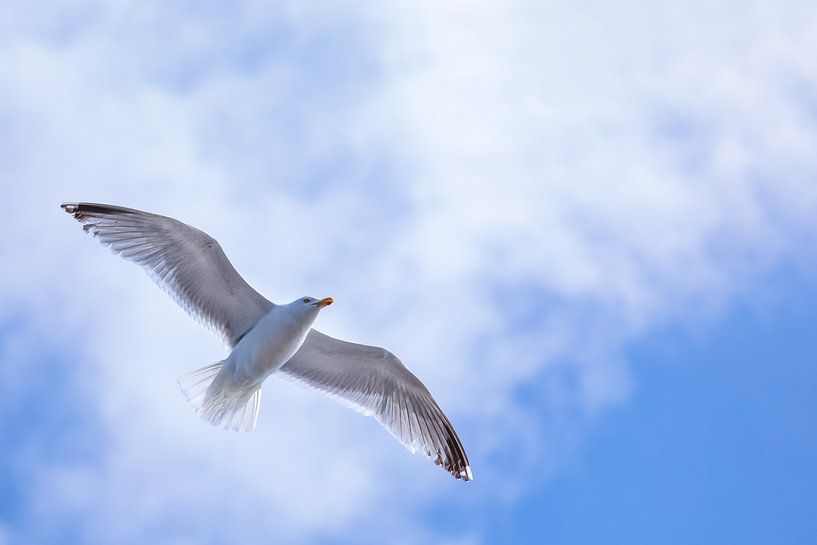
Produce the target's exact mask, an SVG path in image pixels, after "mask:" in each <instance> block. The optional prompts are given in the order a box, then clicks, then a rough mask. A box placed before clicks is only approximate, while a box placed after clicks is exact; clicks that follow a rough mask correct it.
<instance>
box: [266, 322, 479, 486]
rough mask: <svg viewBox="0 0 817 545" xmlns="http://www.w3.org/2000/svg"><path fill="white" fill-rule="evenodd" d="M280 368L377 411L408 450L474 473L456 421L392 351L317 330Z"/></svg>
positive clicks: (467, 475) (454, 470)
mask: <svg viewBox="0 0 817 545" xmlns="http://www.w3.org/2000/svg"><path fill="white" fill-rule="evenodd" d="M280 372H282V373H284V374H285V375H286V376H288V377H290V378H292V379H295V380H296V381H298V382H301V383H303V384H306V385H308V386H311V387H313V388H317V389H319V390H322V391H323V392H326V393H328V394H330V395H332V396H335V397H338V398H340V399H341V400H343V401H345V402H347V403H349V404H351V405H352V407H353V408H355V409H357V410H358V411H360V412H362V413H364V414H366V415H368V416H374V417H375V418H376V419H377V421H378V422H380V423H381V424H382V425H383V426H385V427H386V429H388V430H389V431H390V432H391V433H392V435H394V436H395V437H396V438H397V439H398V440H399V441H400V442H401V443H402V444H403V445H404V446H405V447H406V448H407V449H408V450H410V451H411V452H412V453H414V452H417V451H418V450H419V451H420V452H422V453H423V454H425V455H426V456H427V457H429V458H432V459H434V462H435V463H436V464H438V465H441V466H442V467H444V468H445V469H446V470H447V471H448V472H449V473H451V474H452V475H453V476H454V477H456V478H457V479H464V480H466V481H470V480H471V479H472V478H473V477H472V474H471V466H470V465H469V464H468V456H466V454H465V450H464V449H463V448H462V443H460V439H459V437H457V434H456V432H455V431H454V428H453V427H452V426H451V422H449V421H448V418H446V416H445V415H444V414H443V412H442V410H441V409H440V407H439V405H437V402H436V401H434V398H433V397H431V393H429V391H428V389H426V387H425V386H424V385H423V383H422V382H420V380H419V379H418V378H417V377H415V376H414V375H413V374H412V373H411V371H409V370H408V369H406V367H405V366H404V365H403V363H402V362H401V361H400V360H399V359H398V358H397V357H396V356H395V355H394V354H392V353H391V352H389V351H388V350H385V349H383V348H377V347H374V346H365V345H362V344H354V343H350V342H346V341H341V340H338V339H334V338H332V337H330V336H328V335H324V334H323V333H321V332H320V331H316V330H314V329H312V330H310V332H309V334H308V335H307V337H306V340H305V341H304V343H303V345H302V346H301V348H300V349H299V350H298V352H297V353H296V354H295V355H294V356H292V358H291V359H290V360H289V361H288V362H287V363H286V364H284V366H283V367H281V369H280Z"/></svg>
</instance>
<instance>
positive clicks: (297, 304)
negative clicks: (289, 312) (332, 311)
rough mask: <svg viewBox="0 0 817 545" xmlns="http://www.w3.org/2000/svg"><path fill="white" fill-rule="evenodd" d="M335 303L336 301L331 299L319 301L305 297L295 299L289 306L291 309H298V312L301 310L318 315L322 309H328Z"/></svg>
mask: <svg viewBox="0 0 817 545" xmlns="http://www.w3.org/2000/svg"><path fill="white" fill-rule="evenodd" d="M334 302H335V301H334V299H332V298H331V297H324V298H323V299H318V298H317V297H309V296H304V297H299V298H298V299H295V300H294V301H293V302H291V303H290V304H289V305H290V306H291V307H294V308H296V309H297V310H300V311H302V312H304V313H307V314H308V313H312V312H315V313H317V312H318V311H319V310H321V309H322V308H324V307H328V306H329V305H331V304H332V303H334Z"/></svg>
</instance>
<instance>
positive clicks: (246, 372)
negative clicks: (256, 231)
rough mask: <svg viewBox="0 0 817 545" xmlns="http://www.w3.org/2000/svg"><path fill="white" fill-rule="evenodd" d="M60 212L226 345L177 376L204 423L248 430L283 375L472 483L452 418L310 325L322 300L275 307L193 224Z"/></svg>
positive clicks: (366, 351)
mask: <svg viewBox="0 0 817 545" xmlns="http://www.w3.org/2000/svg"><path fill="white" fill-rule="evenodd" d="M60 206H61V207H62V209H63V210H65V211H66V212H68V213H69V214H71V215H73V216H74V218H75V219H76V220H77V221H79V222H80V223H81V224H82V227H83V229H84V230H85V231H86V232H88V233H91V234H92V235H94V236H95V237H96V238H97V239H99V241H100V242H101V243H102V244H103V245H105V246H107V247H108V248H110V249H111V250H113V251H114V252H115V253H117V254H119V255H121V256H122V257H124V258H125V259H127V260H129V261H132V262H134V263H136V264H137V265H140V266H141V267H142V268H143V269H145V271H147V273H148V274H149V275H150V276H151V278H153V281H154V282H156V284H158V285H159V286H160V287H161V288H162V289H164V290H165V291H166V292H167V293H168V294H170V296H171V297H173V299H174V300H175V301H176V303H178V304H179V306H181V307H182V308H183V309H184V310H185V311H187V313H188V314H190V315H192V316H193V317H194V318H196V319H197V320H198V321H199V322H200V323H203V324H204V325H206V326H208V327H210V329H212V330H214V331H215V332H216V333H218V334H220V336H221V337H222V339H223V340H224V342H225V343H226V344H227V345H228V346H229V347H230V349H231V351H230V355H229V356H227V359H225V360H222V361H219V362H216V363H213V364H211V365H208V366H206V367H202V368H201V369H197V370H195V371H193V372H191V373H187V374H185V375H182V376H181V377H180V378H179V386H180V387H181V389H182V392H183V393H184V395H185V397H186V398H187V400H188V402H189V403H190V404H191V405H192V406H193V408H194V409H195V410H196V414H198V415H199V416H200V417H201V418H203V419H204V420H206V421H207V422H209V423H211V424H213V425H216V426H222V427H224V428H227V429H233V430H239V431H248V432H249V431H252V430H254V429H255V424H256V421H257V419H258V409H259V407H260V404H261V386H262V384H263V382H264V380H266V378H267V377H268V376H270V375H277V376H283V377H285V378H289V379H292V380H295V381H297V382H300V383H302V384H305V385H307V386H310V387H312V388H316V389H318V390H321V391H323V392H325V393H327V394H329V395H331V396H333V397H335V398H337V399H338V400H340V401H342V402H344V403H346V404H347V405H351V406H352V407H353V408H354V409H356V410H358V411H360V412H362V413H363V414H365V415H368V416H374V417H375V418H376V419H377V421H378V422H380V423H381V424H382V425H383V426H385V428H386V429H387V430H389V431H390V432H391V433H392V435H394V437H396V438H397V440H398V441H400V442H401V443H402V444H403V445H404V446H405V447H406V448H407V449H408V450H409V451H411V452H412V453H414V452H417V451H420V452H422V453H423V454H425V455H426V456H427V457H429V458H432V459H433V460H434V462H435V463H436V464H437V465H440V466H442V467H443V468H445V470H446V471H448V472H449V473H451V474H452V475H453V476H454V477H456V478H457V479H463V480H466V481H470V480H471V479H473V476H472V474H471V466H470V465H469V463H468V456H466V454H465V450H464V449H463V448H462V443H460V439H459V437H457V434H456V432H455V431H454V428H453V426H451V422H449V421H448V418H446V416H445V414H443V412H442V410H441V409H440V407H439V405H437V402H436V401H434V398H433V397H432V396H431V393H430V392H429V391H428V389H427V388H426V387H425V386H424V385H423V383H422V382H420V380H419V379H418V378H417V377H415V376H414V375H413V374H412V373H411V371H409V370H408V369H407V368H406V366H405V365H403V362H401V361H400V360H399V359H398V358H397V356H395V355H394V354H392V353H391V352H389V351H388V350H385V349H383V348H378V347H374V346H366V345H362V344H354V343H350V342H346V341H342V340H339V339H335V338H332V337H330V336H329V335H325V334H323V333H321V332H320V331H318V330H316V329H312V327H311V326H312V323H313V322H314V321H315V319H316V318H317V317H318V313H319V312H320V310H321V309H323V308H326V307H327V306H329V305H331V304H332V303H333V300H332V298H331V297H325V298H323V299H317V298H315V297H299V298H298V299H295V300H294V301H293V302H291V303H289V304H287V305H276V304H274V303H272V302H271V301H268V300H267V299H266V298H264V296H262V295H261V294H260V293H258V292H257V291H255V290H254V289H253V288H252V287H251V286H250V285H249V284H247V282H246V281H244V279H243V278H241V276H240V275H239V274H238V272H236V270H235V268H233V266H232V264H231V263H230V261H229V260H228V259H227V256H226V255H225V254H224V251H223V250H222V249H221V246H220V245H219V243H218V242H217V241H216V240H215V239H214V238H212V237H211V236H209V235H208V234H207V233H205V232H203V231H200V230H199V229H196V228H195V227H192V226H190V225H187V224H185V223H182V222H181V221H178V220H175V219H173V218H169V217H166V216H160V215H158V214H150V213H148V212H142V211H140V210H133V209H131V208H123V207H121V206H110V205H107V204H95V203H64V204H62V205H60Z"/></svg>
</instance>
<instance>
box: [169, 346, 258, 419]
mask: <svg viewBox="0 0 817 545" xmlns="http://www.w3.org/2000/svg"><path fill="white" fill-rule="evenodd" d="M223 367H224V362H223V361H219V362H216V363H213V364H211V365H208V366H206V367H202V368H201V369H196V370H195V371H192V372H190V373H186V374H184V375H182V376H180V377H179V387H181V389H182V393H183V394H184V397H186V398H187V401H188V403H190V405H191V406H192V407H193V409H195V411H196V414H197V415H199V416H200V417H201V418H202V419H204V420H206V421H207V422H209V423H210V424H212V425H214V426H221V427H223V428H224V429H231V430H236V431H247V432H250V431H253V430H254V429H255V424H256V422H257V421H258V409H259V408H260V406H261V388H259V387H250V388H246V387H240V386H237V385H235V384H232V381H230V380H229V378H228V377H220V378H219V373H220V372H221V369H222V368H223ZM217 378H219V380H216V379H217Z"/></svg>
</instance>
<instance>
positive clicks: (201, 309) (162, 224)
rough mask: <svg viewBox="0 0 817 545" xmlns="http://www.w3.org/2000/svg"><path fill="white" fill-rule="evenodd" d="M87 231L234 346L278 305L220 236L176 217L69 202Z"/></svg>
mask: <svg viewBox="0 0 817 545" xmlns="http://www.w3.org/2000/svg"><path fill="white" fill-rule="evenodd" d="M61 207H62V208H63V210H65V211H66V212H68V213H69V214H71V215H73V216H74V218H76V219H77V220H78V221H79V222H80V223H81V224H82V226H83V229H85V231H86V232H88V233H91V234H92V235H94V236H95V237H96V238H97V239H99V241H100V242H101V243H102V244H104V245H105V246H107V247H109V248H110V249H111V250H113V251H114V252H116V253H117V254H119V255H121V256H122V257H124V258H125V259H127V260H129V261H133V262H134V263H136V264H138V265H140V266H141V267H142V268H144V269H145V271H147V273H148V274H149V275H150V276H151V278H153V281H154V282H156V284H158V285H159V286H160V287H161V288H162V289H164V290H165V291H166V292H167V293H169V294H170V296H171V297H173V299H174V300H175V301H176V303H178V304H179V306H181V307H182V308H183V309H184V310H185V311H187V312H188V314H190V315H191V316H193V317H194V318H196V319H197V320H198V321H199V322H201V323H203V324H204V325H206V326H208V327H209V328H210V329H212V330H214V331H215V332H216V333H218V334H220V335H221V337H222V339H223V340H224V342H225V343H226V344H228V345H229V346H231V347H232V346H235V345H236V344H237V343H238V341H240V340H241V337H243V336H244V335H245V334H246V333H247V332H248V331H249V330H250V329H252V328H253V327H254V326H255V324H256V323H257V322H258V320H260V319H261V318H262V317H263V316H264V315H265V314H266V313H267V312H269V310H270V309H271V308H272V307H273V306H274V305H273V304H272V303H271V302H270V301H268V300H267V299H265V298H264V297H263V296H262V295H261V294H259V293H258V292H257V291H255V290H254V289H253V288H252V287H251V286H250V285H249V284H247V282H245V281H244V279H243V278H241V276H240V275H239V274H238V272H236V270H235V269H234V268H233V266H232V264H231V263H230V261H229V260H228V259H227V256H226V255H224V251H223V250H222V249H221V246H219V244H218V242H217V241H216V240H215V239H214V238H213V237H211V236H210V235H208V234H207V233H204V232H203V231H199V230H198V229H196V228H195V227H191V226H190V225H187V224H185V223H182V222H180V221H178V220H175V219H173V218H168V217H165V216H160V215H157V214H149V213H147V212H142V211H140V210H133V209H130V208H122V207H119V206H110V205H107V204H94V203H65V204H62V205H61Z"/></svg>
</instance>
